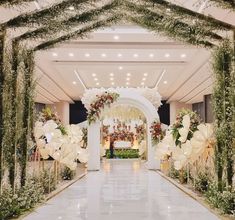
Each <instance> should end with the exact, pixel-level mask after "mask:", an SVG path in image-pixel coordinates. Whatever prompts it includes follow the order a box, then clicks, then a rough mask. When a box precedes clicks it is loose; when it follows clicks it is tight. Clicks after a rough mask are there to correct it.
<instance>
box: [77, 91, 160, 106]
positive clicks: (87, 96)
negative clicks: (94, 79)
mask: <svg viewBox="0 0 235 220" xmlns="http://www.w3.org/2000/svg"><path fill="white" fill-rule="evenodd" d="M120 91H122V92H123V91H126V92H127V93H128V92H135V93H137V94H140V95H141V96H143V97H145V98H146V99H148V100H149V101H150V102H151V103H152V104H153V105H154V106H155V108H156V109H158V108H159V106H160V105H161V95H160V94H159V92H158V91H157V89H150V88H147V87H142V88H123V87H120V88H119V87H118V88H109V89H105V88H99V89H97V88H92V89H87V90H86V91H85V93H84V94H83V97H82V99H81V100H82V103H83V104H84V106H85V108H86V109H87V110H89V109H90V104H91V103H92V102H94V101H95V100H96V98H97V96H99V95H102V94H104V93H105V92H112V93H118V94H119V92H120Z"/></svg>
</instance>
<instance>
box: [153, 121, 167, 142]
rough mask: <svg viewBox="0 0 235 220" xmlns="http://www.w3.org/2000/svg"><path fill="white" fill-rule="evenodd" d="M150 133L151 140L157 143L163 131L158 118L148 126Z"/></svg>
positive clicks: (161, 137) (162, 135)
mask: <svg viewBox="0 0 235 220" xmlns="http://www.w3.org/2000/svg"><path fill="white" fill-rule="evenodd" d="M150 133H151V135H152V142H153V144H154V145H157V144H158V143H159V142H160V141H161V140H162V139H163V137H164V132H163V130H162V126H161V122H159V120H154V121H153V122H152V124H151V126H150Z"/></svg>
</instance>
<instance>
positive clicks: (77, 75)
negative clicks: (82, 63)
mask: <svg viewBox="0 0 235 220" xmlns="http://www.w3.org/2000/svg"><path fill="white" fill-rule="evenodd" d="M74 73H75V75H76V77H77V78H78V80H79V82H80V83H81V84H82V86H83V87H84V89H87V87H86V85H85V84H84V82H83V81H82V79H81V77H80V75H79V74H78V72H77V70H74Z"/></svg>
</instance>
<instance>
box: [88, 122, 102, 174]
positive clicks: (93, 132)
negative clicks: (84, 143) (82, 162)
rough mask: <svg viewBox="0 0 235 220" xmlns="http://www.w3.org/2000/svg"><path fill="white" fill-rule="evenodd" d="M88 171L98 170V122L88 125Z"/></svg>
mask: <svg viewBox="0 0 235 220" xmlns="http://www.w3.org/2000/svg"><path fill="white" fill-rule="evenodd" d="M88 154H89V156H88V167H87V169H88V171H98V170H100V122H96V123H94V124H91V125H89V126H88Z"/></svg>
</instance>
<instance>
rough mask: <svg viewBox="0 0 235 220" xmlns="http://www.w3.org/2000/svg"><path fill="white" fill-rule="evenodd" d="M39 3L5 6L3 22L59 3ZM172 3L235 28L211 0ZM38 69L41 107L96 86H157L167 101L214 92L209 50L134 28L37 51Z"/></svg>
mask: <svg viewBox="0 0 235 220" xmlns="http://www.w3.org/2000/svg"><path fill="white" fill-rule="evenodd" d="M38 2H39V4H37V3H35V1H32V2H31V3H29V4H24V5H22V6H21V7H18V6H17V7H14V8H0V12H1V13H0V21H6V20H8V19H10V18H12V17H14V16H16V15H18V14H20V13H22V12H27V11H33V10H37V9H38V8H43V7H45V6H48V5H49V4H52V3H53V2H58V1H57V0H40V1H38ZM171 2H173V3H176V4H179V5H181V6H184V7H187V8H189V9H191V10H194V11H197V12H201V13H204V14H207V15H210V16H213V17H215V18H217V19H220V20H223V21H226V22H228V23H231V24H233V25H235V13H234V12H230V11H228V10H223V9H219V8H216V7H214V6H211V5H209V4H208V2H209V1H206V0H205V1H204V2H205V3H203V1H201V0H192V1H187V0H171ZM55 55H56V56H55ZM36 66H37V68H36V79H37V80H38V85H37V88H36V90H37V95H36V101H38V102H42V103H55V102H59V101H68V102H70V103H72V102H73V100H79V99H80V98H81V96H82V94H83V92H84V89H85V88H92V87H111V86H114V87H116V86H118V87H121V86H129V87H139V86H148V87H150V88H153V87H158V89H159V92H160V94H161V95H162V96H163V98H164V99H167V100H168V101H175V100H178V101H181V102H186V103H195V102H200V101H202V100H203V95H205V94H209V93H211V90H212V87H211V85H212V78H211V67H210V53H209V51H206V50H205V49H200V48H196V47H192V46H189V45H184V44H182V43H179V42H175V41H172V40H170V39H167V38H165V37H163V36H160V35H156V34H153V33H151V32H149V31H147V30H145V29H143V28H141V27H138V26H134V25H131V24H120V25H117V26H113V27H111V28H107V29H102V30H98V31H96V32H94V33H92V34H91V35H89V36H88V38H87V39H82V40H81V39H77V40H74V41H70V42H68V43H65V44H62V45H60V46H57V47H56V48H54V49H51V50H48V51H44V52H38V53H37V59H36ZM120 68H121V69H120ZM94 74H95V76H94ZM110 74H111V75H110ZM127 74H129V75H130V76H128V75H127ZM111 78H113V79H111ZM127 78H129V79H127ZM143 78H145V79H143Z"/></svg>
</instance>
